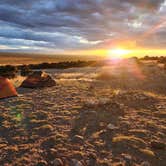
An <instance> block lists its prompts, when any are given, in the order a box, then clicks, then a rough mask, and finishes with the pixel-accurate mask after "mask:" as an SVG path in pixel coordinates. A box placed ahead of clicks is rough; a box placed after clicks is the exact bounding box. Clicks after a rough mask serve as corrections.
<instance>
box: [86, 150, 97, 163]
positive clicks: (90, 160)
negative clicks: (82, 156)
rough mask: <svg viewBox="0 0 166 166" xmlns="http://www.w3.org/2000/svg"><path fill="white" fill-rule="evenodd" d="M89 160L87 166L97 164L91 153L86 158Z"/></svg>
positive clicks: (95, 157)
mask: <svg viewBox="0 0 166 166" xmlns="http://www.w3.org/2000/svg"><path fill="white" fill-rule="evenodd" d="M88 158H89V160H88V162H87V165H88V166H95V165H96V162H97V156H96V155H95V154H93V153H91V154H89V156H88Z"/></svg>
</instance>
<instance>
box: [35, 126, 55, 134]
mask: <svg viewBox="0 0 166 166" xmlns="http://www.w3.org/2000/svg"><path fill="white" fill-rule="evenodd" d="M35 130H36V132H37V134H38V135H40V136H47V135H49V134H50V133H51V132H52V131H53V127H52V126H51V125H43V126H41V127H38V128H36V129H35Z"/></svg>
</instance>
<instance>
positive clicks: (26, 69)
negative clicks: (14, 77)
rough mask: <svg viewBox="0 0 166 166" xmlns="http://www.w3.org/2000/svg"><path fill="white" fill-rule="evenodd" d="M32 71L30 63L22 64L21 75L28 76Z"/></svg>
mask: <svg viewBox="0 0 166 166" xmlns="http://www.w3.org/2000/svg"><path fill="white" fill-rule="evenodd" d="M31 73H32V70H31V69H30V68H29V66H28V65H24V66H21V72H20V74H21V76H28V75H30V74H31Z"/></svg>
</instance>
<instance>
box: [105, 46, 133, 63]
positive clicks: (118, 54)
mask: <svg viewBox="0 0 166 166" xmlns="http://www.w3.org/2000/svg"><path fill="white" fill-rule="evenodd" d="M130 53H131V50H126V49H120V48H117V49H110V50H109V51H108V55H109V57H110V59H114V60H115V59H116V60H120V59H123V58H125V57H126V56H127V55H128V54H130Z"/></svg>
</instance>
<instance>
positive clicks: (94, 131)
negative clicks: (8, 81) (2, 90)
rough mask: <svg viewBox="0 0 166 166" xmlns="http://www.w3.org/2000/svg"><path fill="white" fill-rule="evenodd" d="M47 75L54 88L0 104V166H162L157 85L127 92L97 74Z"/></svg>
mask: <svg viewBox="0 0 166 166" xmlns="http://www.w3.org/2000/svg"><path fill="white" fill-rule="evenodd" d="M107 71H108V69H107ZM49 72H50V73H51V74H52V75H53V76H55V78H56V80H57V86H55V87H52V88H46V89H38V90H29V89H21V88H18V92H19V97H16V98H10V99H5V100H1V101H0V165H2V166H3V165H5V166H23V165H28V166H29V165H30V166H31V165H32V166H46V165H48V166H60V165H66V166H68V165H69V166H88V165H89V166H95V165H97V166H112V165H113V166H120V165H122V166H123V165H126V166H136V165H137V166H138V165H142V166H149V165H152V166H164V165H165V163H166V151H165V144H164V143H165V142H166V93H165V91H166V85H165V83H160V84H159V85H158V87H157V88H156V86H157V84H155V79H154V82H153V83H154V85H153V84H151V85H149V86H150V87H149V86H145V87H146V88H147V91H146V89H144V88H143V87H141V85H140V84H139V85H138V87H139V88H140V89H137V90H133V89H134V87H135V85H132V84H131V82H130V81H128V82H126V84H123V85H121V87H120V86H119V85H117V84H116V83H117V80H116V81H115V82H112V80H113V79H112V76H111V79H108V78H107V77H108V75H107V76H106V75H104V76H103V71H101V69H100V68H83V69H67V70H62V71H61V70H50V71H49ZM161 77H163V78H160V79H162V81H163V80H164V79H165V77H164V76H163V75H162V76H161ZM125 78H126V77H125ZM125 78H123V80H124V82H125ZM152 78H153V77H152ZM148 79H149V78H148ZM142 81H143V80H142ZM146 81H147V79H146ZM121 82H122V80H121ZM146 83H148V81H147V82H146ZM129 84H130V85H131V86H127V85H129ZM17 85H18V82H17ZM113 85H114V86H113ZM138 87H137V88H138ZM150 90H151V91H150ZM153 90H154V91H153ZM152 141H158V142H159V143H158V144H157V145H156V144H155V143H153V142H152ZM154 144H155V145H154Z"/></svg>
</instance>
